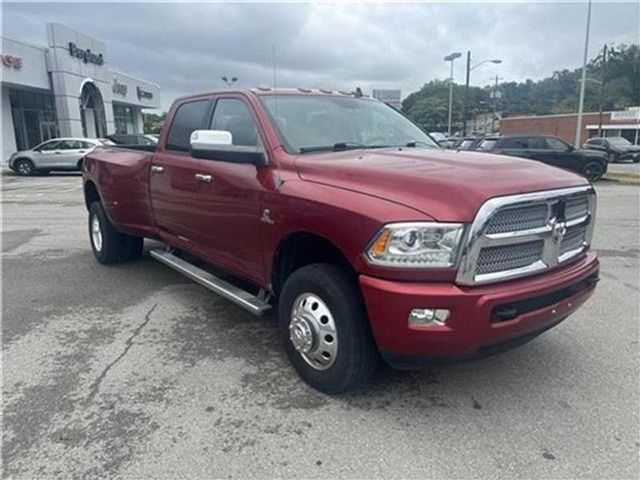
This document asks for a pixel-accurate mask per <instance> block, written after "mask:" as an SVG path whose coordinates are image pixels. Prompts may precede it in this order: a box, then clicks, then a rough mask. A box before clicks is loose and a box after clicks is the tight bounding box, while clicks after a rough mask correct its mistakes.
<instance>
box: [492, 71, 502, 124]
mask: <svg viewBox="0 0 640 480" xmlns="http://www.w3.org/2000/svg"><path fill="white" fill-rule="evenodd" d="M500 80H503V78H502V77H501V76H499V75H496V83H495V86H494V87H493V117H491V133H493V132H494V130H495V129H496V116H497V115H498V82H499V81H500Z"/></svg>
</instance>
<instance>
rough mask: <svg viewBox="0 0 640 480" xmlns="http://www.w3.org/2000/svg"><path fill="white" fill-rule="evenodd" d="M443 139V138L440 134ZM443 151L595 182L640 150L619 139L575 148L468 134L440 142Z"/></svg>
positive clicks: (538, 138) (552, 141) (556, 141)
mask: <svg viewBox="0 0 640 480" xmlns="http://www.w3.org/2000/svg"><path fill="white" fill-rule="evenodd" d="M440 135H442V136H443V137H444V135H443V134H442V133H441V134H440ZM431 136H432V137H434V138H435V139H436V140H437V141H438V143H439V144H440V146H442V147H443V148H452V149H456V150H465V151H471V150H474V151H477V152H485V153H494V154H501V155H511V156H515V157H522V158H528V159H531V160H537V161H540V162H543V163H546V164H549V165H553V166H556V167H560V168H566V169H568V170H572V171H574V172H577V173H579V174H581V175H583V176H585V177H586V178H587V179H588V180H589V181H591V182H595V181H597V180H599V179H600V178H602V176H603V175H604V174H605V173H606V171H607V163H608V162H614V161H621V160H632V161H634V162H638V161H640V147H638V146H635V145H633V144H631V142H629V141H627V140H626V139H624V138H622V137H609V138H592V139H590V140H589V141H587V143H585V145H584V147H583V148H582V149H575V148H574V147H573V146H572V145H569V144H568V143H567V142H565V141H564V140H562V139H560V138H558V137H554V136H551V135H502V136H501V135H490V136H485V135H475V136H474V135H471V136H463V137H459V138H457V139H455V140H453V139H449V138H446V137H444V139H443V140H440V139H439V137H438V136H437V135H435V134H433V133H432V134H431Z"/></svg>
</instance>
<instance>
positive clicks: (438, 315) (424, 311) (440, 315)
mask: <svg viewBox="0 0 640 480" xmlns="http://www.w3.org/2000/svg"><path fill="white" fill-rule="evenodd" d="M449 313H450V312H449V310H445V309H441V308H414V309H413V310H411V313H410V314H409V325H427V326H429V325H436V326H442V325H444V324H445V323H446V322H447V318H449Z"/></svg>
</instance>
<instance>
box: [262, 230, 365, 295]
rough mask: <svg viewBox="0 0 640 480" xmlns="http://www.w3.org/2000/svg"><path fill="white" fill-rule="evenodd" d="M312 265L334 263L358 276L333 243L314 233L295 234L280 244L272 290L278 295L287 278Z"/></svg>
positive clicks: (275, 259)
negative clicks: (296, 271)
mask: <svg viewBox="0 0 640 480" xmlns="http://www.w3.org/2000/svg"><path fill="white" fill-rule="evenodd" d="M312 263H332V264H335V265H340V266H342V267H344V268H345V269H346V270H347V271H349V272H350V273H352V274H353V275H354V276H355V275H356V272H355V270H354V269H353V267H352V266H351V263H350V262H349V260H347V258H346V257H345V256H344V254H343V253H342V252H341V251H340V249H339V248H338V247H336V246H335V245H334V244H333V243H331V242H330V241H329V240H327V239H326V238H324V237H321V236H319V235H315V234H313V233H306V232H300V233H294V234H291V235H289V236H288V237H286V238H285V239H283V240H282V241H281V242H280V245H279V246H278V249H277V250H276V254H275V258H274V261H273V270H272V272H271V280H272V289H273V292H274V293H275V294H276V295H277V294H278V293H279V292H280V290H281V289H282V285H284V282H285V280H286V279H287V277H288V276H289V275H290V274H291V273H293V272H294V271H295V270H297V269H299V268H301V267H304V266H305V265H310V264H312Z"/></svg>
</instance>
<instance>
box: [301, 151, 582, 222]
mask: <svg viewBox="0 0 640 480" xmlns="http://www.w3.org/2000/svg"><path fill="white" fill-rule="evenodd" d="M296 167H297V169H298V174H299V175H300V177H301V178H302V180H305V181H309V182H316V183H322V184H326V185H331V186H333V187H338V188H343V189H347V190H351V191H356V192H360V193H364V194H367V195H370V196H372V197H377V198H380V199H383V200H386V201H391V202H394V203H398V204H401V205H404V206H407V207H410V208H413V209H415V210H418V211H420V212H422V213H424V214H426V215H428V216H430V217H431V218H433V219H435V220H439V221H458V222H469V221H471V220H473V218H474V217H475V214H476V212H477V211H478V209H479V208H480V206H481V205H482V204H483V203H484V202H485V201H486V200H488V199H489V198H492V197H498V196H503V195H511V194H518V193H525V192H534V191H540V190H550V189H554V188H564V187H572V186H579V185H586V184H587V183H588V182H587V181H586V180H585V179H584V178H582V177H580V176H578V175H576V174H574V173H571V172H568V171H566V170H562V169H559V168H555V167H551V166H549V165H545V164H543V163H540V162H537V161H533V160H526V159H522V158H514V157H508V156H503V155H492V154H488V153H477V152H457V151H452V150H428V149H414V148H404V149H398V148H395V149H380V150H350V151H347V152H329V153H317V154H307V155H301V156H299V157H298V158H297V160H296ZM398 220H401V219H398Z"/></svg>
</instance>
